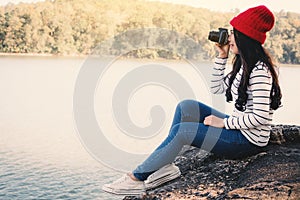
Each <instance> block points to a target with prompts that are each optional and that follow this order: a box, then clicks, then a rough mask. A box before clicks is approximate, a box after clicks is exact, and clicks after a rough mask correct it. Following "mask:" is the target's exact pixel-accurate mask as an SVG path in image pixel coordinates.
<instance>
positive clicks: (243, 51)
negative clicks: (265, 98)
mask: <svg viewBox="0 0 300 200" xmlns="http://www.w3.org/2000/svg"><path fill="white" fill-rule="evenodd" d="M233 33H234V38H235V42H236V45H237V48H238V50H239V54H236V55H235V57H234V59H233V68H232V71H231V72H230V73H229V74H228V75H227V78H229V81H228V82H229V86H228V88H227V90H226V94H225V95H226V100H227V102H230V101H232V94H231V86H232V83H233V80H234V78H235V77H236V75H237V73H238V71H239V70H240V68H241V66H242V65H243V68H244V70H243V74H242V78H241V83H240V85H239V87H238V98H237V100H236V102H235V107H236V108H237V109H238V110H239V111H244V110H245V109H246V106H245V105H246V102H247V99H248V95H247V92H246V91H247V87H248V85H249V77H250V74H251V72H252V70H253V68H254V67H255V64H256V63H257V62H258V61H261V62H263V63H264V64H265V65H266V66H267V67H268V69H269V71H270V72H271V75H272V78H273V83H272V88H271V93H270V99H271V103H270V108H271V109H273V110H276V109H277V108H279V107H280V105H281V97H282V94H281V90H280V86H279V83H278V76H277V73H276V71H275V68H276V66H275V65H274V64H273V62H272V59H271V57H270V55H269V54H268V52H267V51H266V50H265V49H264V48H263V47H262V45H261V44H260V43H259V42H258V41H256V40H254V39H252V38H250V37H248V36H246V35H245V34H243V33H241V32H239V31H238V30H236V29H233Z"/></svg>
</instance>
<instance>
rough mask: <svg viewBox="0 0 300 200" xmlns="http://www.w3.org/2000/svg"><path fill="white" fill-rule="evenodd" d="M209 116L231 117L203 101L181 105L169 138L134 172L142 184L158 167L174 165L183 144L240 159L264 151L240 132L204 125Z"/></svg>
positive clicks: (187, 101)
mask: <svg viewBox="0 0 300 200" xmlns="http://www.w3.org/2000/svg"><path fill="white" fill-rule="evenodd" d="M209 115H215V116H217V117H220V118H225V117H228V116H227V115H225V114H224V113H221V112H219V111H217V110H215V109H213V108H211V107H209V106H207V105H205V104H203V103H201V102H197V101H194V100H184V101H182V102H180V103H179V104H178V105H177V108H176V111H175V115H174V119H173V123H172V126H171V129H170V132H169V135H168V136H167V138H166V139H165V140H164V141H163V142H162V143H161V144H160V145H159V146H158V147H157V149H155V151H154V152H153V153H152V154H151V155H150V156H149V157H148V158H147V159H146V160H145V161H144V162H143V163H142V164H141V165H139V166H138V167H137V168H136V169H135V170H134V171H133V174H134V176H135V177H136V178H137V179H139V180H141V181H143V180H146V179H147V177H148V176H149V175H150V174H152V173H153V172H155V171H156V170H158V169H159V168H161V167H163V166H164V165H166V164H169V163H172V162H173V161H174V160H175V157H176V156H177V155H178V153H179V152H180V150H181V149H182V147H183V146H184V145H191V146H194V147H198V148H201V149H203V150H205V151H209V152H212V153H214V154H216V155H219V156H224V157H227V158H239V157H243V156H249V155H251V154H255V153H257V152H259V150H260V149H261V148H260V147H258V146H256V145H254V144H252V143H250V142H249V141H248V140H247V139H246V138H245V137H244V135H243V134H242V133H241V131H240V130H236V129H231V130H227V129H225V128H216V127H212V126H206V125H204V124H203V121H204V118H205V117H206V116H209Z"/></svg>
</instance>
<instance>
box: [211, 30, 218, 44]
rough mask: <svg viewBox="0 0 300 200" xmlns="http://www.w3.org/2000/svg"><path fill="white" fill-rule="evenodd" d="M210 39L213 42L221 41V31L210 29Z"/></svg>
mask: <svg viewBox="0 0 300 200" xmlns="http://www.w3.org/2000/svg"><path fill="white" fill-rule="evenodd" d="M208 39H209V40H210V41H213V42H219V32H218V31H210V32H209V34H208Z"/></svg>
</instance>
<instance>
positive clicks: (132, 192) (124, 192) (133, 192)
mask: <svg viewBox="0 0 300 200" xmlns="http://www.w3.org/2000/svg"><path fill="white" fill-rule="evenodd" d="M102 190H103V191H105V192H108V193H111V194H117V195H139V194H142V193H145V192H146V190H142V189H136V190H134V189H131V190H115V189H112V188H110V187H106V186H103V187H102Z"/></svg>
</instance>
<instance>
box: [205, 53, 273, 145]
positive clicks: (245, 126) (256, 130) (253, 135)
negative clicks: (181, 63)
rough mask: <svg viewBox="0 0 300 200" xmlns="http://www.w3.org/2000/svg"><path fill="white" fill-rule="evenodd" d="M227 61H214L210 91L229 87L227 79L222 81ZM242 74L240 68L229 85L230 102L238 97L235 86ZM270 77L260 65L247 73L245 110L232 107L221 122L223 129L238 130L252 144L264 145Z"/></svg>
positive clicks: (268, 120) (269, 117) (269, 112)
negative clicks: (248, 76)
mask: <svg viewBox="0 0 300 200" xmlns="http://www.w3.org/2000/svg"><path fill="white" fill-rule="evenodd" d="M226 62H227V59H220V58H216V59H215V66H214V70H213V71H214V72H213V74H212V80H211V91H212V93H214V94H221V93H224V92H225V91H226V88H227V87H228V78H225V73H224V71H225V65H226ZM242 73H243V66H242V67H241V69H240V70H239V72H238V73H237V75H236V77H235V79H234V81H233V83H232V86H231V94H232V100H233V102H235V101H236V99H237V98H238V87H239V85H240V81H241V77H242ZM271 87H272V76H271V74H270V72H269V70H268V68H267V67H266V66H265V65H264V63H262V62H258V63H257V64H256V65H255V67H254V68H253V71H252V72H251V74H250V78H249V86H248V88H247V94H248V100H247V102H246V110H245V111H239V110H237V109H236V108H235V107H234V110H233V113H232V115H231V116H230V117H229V118H225V119H224V125H225V128H226V129H239V130H241V132H242V134H243V135H244V136H245V137H246V138H247V139H248V140H249V141H250V142H251V143H253V144H255V145H258V146H266V145H267V144H268V141H269V138H270V130H271V126H270V124H271V121H272V116H273V111H272V109H271V108H270V92H271Z"/></svg>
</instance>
